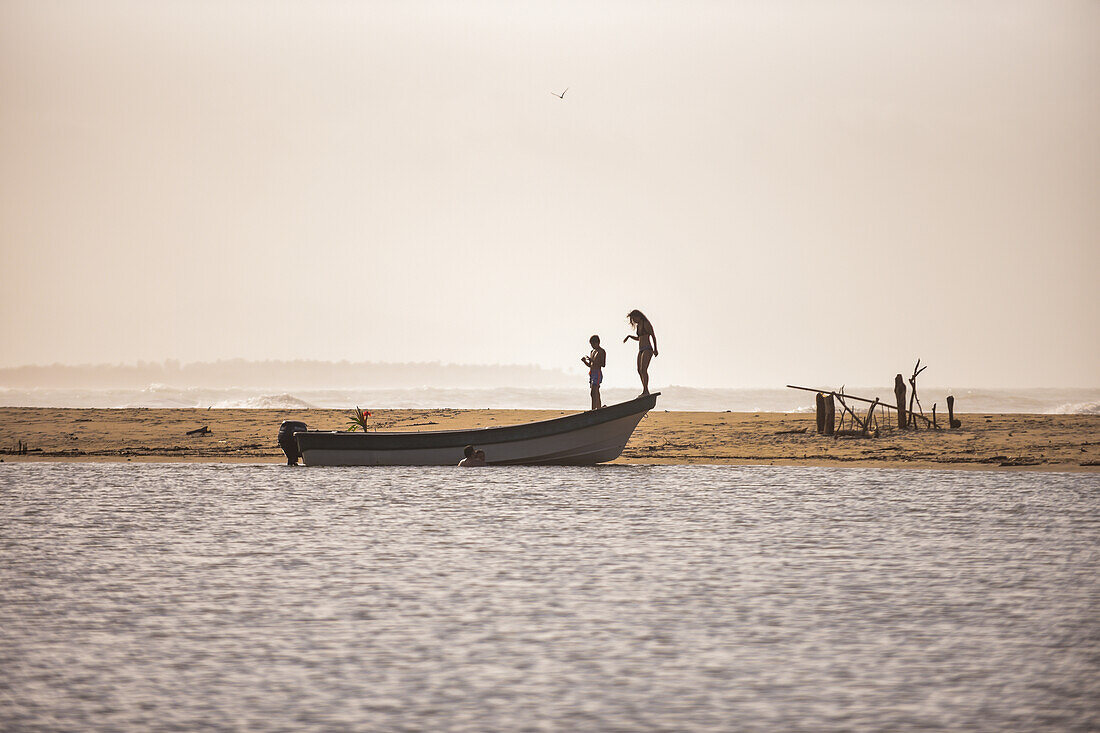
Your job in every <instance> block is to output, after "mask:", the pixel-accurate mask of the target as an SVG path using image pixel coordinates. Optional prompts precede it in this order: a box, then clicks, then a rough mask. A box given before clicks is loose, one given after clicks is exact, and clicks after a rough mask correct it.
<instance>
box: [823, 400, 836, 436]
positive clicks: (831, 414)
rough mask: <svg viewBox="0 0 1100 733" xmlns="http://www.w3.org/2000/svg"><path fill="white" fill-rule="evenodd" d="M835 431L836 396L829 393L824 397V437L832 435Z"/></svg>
mask: <svg viewBox="0 0 1100 733" xmlns="http://www.w3.org/2000/svg"><path fill="white" fill-rule="evenodd" d="M834 430H836V395H834V394H832V393H829V394H827V395H826V396H825V435H832V434H833V431H834Z"/></svg>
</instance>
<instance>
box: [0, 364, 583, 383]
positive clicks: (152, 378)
mask: <svg viewBox="0 0 1100 733" xmlns="http://www.w3.org/2000/svg"><path fill="white" fill-rule="evenodd" d="M574 381H575V380H574V379H573V378H572V377H571V376H569V375H567V374H566V373H565V372H563V371H561V370H557V369H546V368H544V367H540V366H537V365H534V364H442V363H440V362H407V363H394V362H348V361H339V362H332V361H304V360H297V361H247V360H244V359H229V360H223V361H214V362H192V363H190V364H181V363H180V362H178V361H176V360H174V359H169V360H168V361H164V362H146V361H139V362H137V363H136V364H79V365H68V364H49V365H36V366H19V367H7V368H0V386H2V387H23V388H27V387H30V388H33V387H45V388H76V389H97V388H99V389H102V388H112V387H144V386H146V385H148V384H155V383H159V384H166V385H171V386H175V387H280V388H306V389H323V388H327V387H332V388H338V387H376V388H401V387H421V386H425V385H430V386H433V387H556V386H563V385H568V384H572V382H574Z"/></svg>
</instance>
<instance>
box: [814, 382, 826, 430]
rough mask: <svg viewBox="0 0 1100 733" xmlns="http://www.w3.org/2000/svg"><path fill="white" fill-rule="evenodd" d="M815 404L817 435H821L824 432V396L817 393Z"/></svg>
mask: <svg viewBox="0 0 1100 733" xmlns="http://www.w3.org/2000/svg"><path fill="white" fill-rule="evenodd" d="M815 402H816V403H817V434H818V435H821V434H822V433H824V432H825V395H823V394H821V393H820V392H818V393H817V398H816V399H815Z"/></svg>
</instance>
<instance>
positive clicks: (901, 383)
mask: <svg viewBox="0 0 1100 733" xmlns="http://www.w3.org/2000/svg"><path fill="white" fill-rule="evenodd" d="M894 397H895V398H896V399H897V403H898V427H899V428H901V429H902V430H904V429H905V426H906V425H907V424H908V421H907V420H906V419H905V378H904V377H902V376H901V375H900V374H899V375H897V376H896V377H894Z"/></svg>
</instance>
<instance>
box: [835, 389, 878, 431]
mask: <svg viewBox="0 0 1100 733" xmlns="http://www.w3.org/2000/svg"><path fill="white" fill-rule="evenodd" d="M844 397H845V396H844V395H837V400H839V401H840V406H841V407H843V408H844V412H846V413H848V414H849V415H851V416H852V422H853V423H855V424H856V425H859V429H860V430H862V431H863V432H867V426H866V425H864V424H863V421H862V420H860V419H859V415H857V414H856V412H855V410H853V409H852V408H851V407H848V403H847V402H845V401H844ZM872 407H874V405H872ZM842 414H843V413H842Z"/></svg>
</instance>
